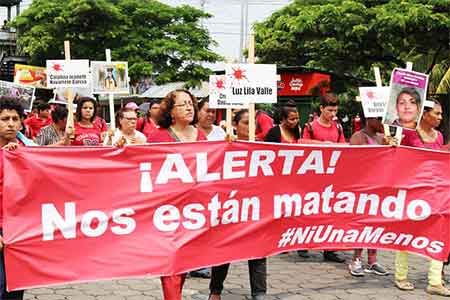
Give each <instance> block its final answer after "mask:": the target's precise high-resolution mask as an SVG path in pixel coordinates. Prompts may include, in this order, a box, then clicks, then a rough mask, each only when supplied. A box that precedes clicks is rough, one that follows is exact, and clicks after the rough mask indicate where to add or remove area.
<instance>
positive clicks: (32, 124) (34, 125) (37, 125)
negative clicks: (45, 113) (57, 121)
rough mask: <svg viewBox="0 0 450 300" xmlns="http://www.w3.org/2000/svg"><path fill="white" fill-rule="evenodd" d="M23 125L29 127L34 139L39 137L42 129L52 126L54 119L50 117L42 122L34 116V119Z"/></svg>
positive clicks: (29, 119)
mask: <svg viewBox="0 0 450 300" xmlns="http://www.w3.org/2000/svg"><path fill="white" fill-rule="evenodd" d="M23 123H25V125H27V126H28V129H29V130H30V134H31V136H30V137H31V138H33V139H34V138H35V137H36V136H37V135H38V133H39V131H40V130H41V128H42V127H45V126H48V125H50V124H52V118H51V117H48V118H47V119H46V120H42V119H41V118H39V117H38V116H36V115H33V116H32V117H30V118H28V119H26V120H25V121H23Z"/></svg>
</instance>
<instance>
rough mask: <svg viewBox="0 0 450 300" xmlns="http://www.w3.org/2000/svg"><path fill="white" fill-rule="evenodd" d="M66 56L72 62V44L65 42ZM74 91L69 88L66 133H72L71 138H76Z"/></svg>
mask: <svg viewBox="0 0 450 300" xmlns="http://www.w3.org/2000/svg"><path fill="white" fill-rule="evenodd" d="M64 56H65V60H70V42H69V41H64ZM73 98H74V94H73V90H72V88H71V87H69V88H67V111H68V114H67V123H66V132H70V138H74V137H75V136H74V130H75V124H74V119H73Z"/></svg>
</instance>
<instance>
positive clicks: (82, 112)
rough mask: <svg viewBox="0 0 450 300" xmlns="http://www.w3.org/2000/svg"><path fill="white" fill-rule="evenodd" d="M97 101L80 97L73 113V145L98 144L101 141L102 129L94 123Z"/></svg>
mask: <svg viewBox="0 0 450 300" xmlns="http://www.w3.org/2000/svg"><path fill="white" fill-rule="evenodd" d="M96 114H97V101H95V99H93V98H89V97H81V98H80V100H79V102H78V105H77V111H76V113H75V116H76V121H77V122H75V139H74V140H73V141H72V145H73V146H99V145H100V144H101V142H102V130H101V129H100V128H99V127H98V126H96V125H95V116H96Z"/></svg>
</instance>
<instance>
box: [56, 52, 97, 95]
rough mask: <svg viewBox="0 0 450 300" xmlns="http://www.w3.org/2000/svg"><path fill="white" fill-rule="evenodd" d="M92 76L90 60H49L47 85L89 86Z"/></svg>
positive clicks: (58, 86)
mask: <svg viewBox="0 0 450 300" xmlns="http://www.w3.org/2000/svg"><path fill="white" fill-rule="evenodd" d="M90 81H91V76H90V72H89V60H87V59H77V60H70V59H66V60H47V86H48V87H50V88H61V87H72V88H73V87H84V88H87V87H89V84H90Z"/></svg>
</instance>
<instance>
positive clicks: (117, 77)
mask: <svg viewBox="0 0 450 300" xmlns="http://www.w3.org/2000/svg"><path fill="white" fill-rule="evenodd" d="M91 69H92V91H93V93H94V94H128V93H129V92H130V89H129V84H128V63H127V62H125V61H112V62H104V61H93V62H91Z"/></svg>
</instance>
